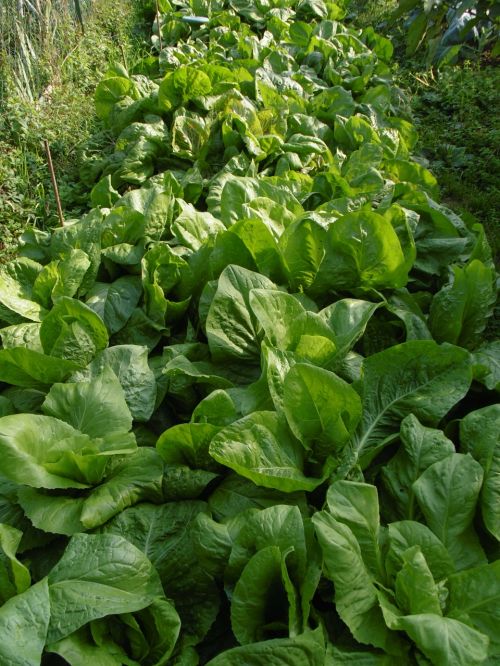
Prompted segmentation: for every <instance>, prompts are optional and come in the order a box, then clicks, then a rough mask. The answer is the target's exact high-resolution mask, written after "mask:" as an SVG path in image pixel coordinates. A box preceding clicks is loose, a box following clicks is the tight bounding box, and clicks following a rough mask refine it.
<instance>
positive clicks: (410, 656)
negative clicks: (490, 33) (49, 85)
mask: <svg viewBox="0 0 500 666" xmlns="http://www.w3.org/2000/svg"><path fill="white" fill-rule="evenodd" d="M173 5H174V6H173V7H172V6H170V5H169V3H168V2H167V0H160V2H159V9H160V13H159V14H158V15H157V20H156V34H155V36H154V38H153V52H152V55H151V56H149V57H147V58H144V59H143V60H141V61H140V62H139V63H137V64H135V65H134V66H133V68H132V69H131V70H130V71H127V70H126V69H125V68H124V67H123V66H122V65H116V66H114V67H112V68H111V69H110V70H109V72H108V74H107V75H106V77H105V78H104V79H103V81H102V82H101V83H100V84H99V86H98V88H97V91H96V96H95V99H96V109H97V113H98V115H99V116H100V118H102V119H103V120H104V121H105V122H106V124H107V126H108V127H109V128H110V129H111V130H112V131H113V133H114V135H115V136H116V150H115V152H114V153H113V154H112V155H111V156H107V157H101V156H94V157H93V158H92V159H91V160H89V161H88V162H87V163H86V164H85V166H84V168H83V169H82V173H81V177H82V181H83V182H84V183H85V184H86V185H87V186H88V188H89V192H90V193H89V196H90V199H91V202H92V205H93V206H94V207H93V209H92V210H91V212H90V213H88V214H87V215H86V216H84V217H83V218H82V219H78V220H66V222H65V224H64V226H62V227H61V228H59V229H57V230H55V231H53V232H52V233H50V232H46V231H39V230H32V231H30V232H27V233H25V234H24V235H23V237H22V239H21V245H20V250H19V256H18V258H16V259H15V260H13V261H11V262H9V263H8V264H6V265H4V266H1V267H0V323H1V326H2V327H1V328H0V336H1V340H2V347H1V348H0V382H2V384H1V385H0V389H1V390H0V414H1V418H0V460H1V463H0V473H1V475H2V477H1V478H0V523H1V525H0V555H1V558H0V602H1V603H3V605H2V606H1V607H0V636H1V638H2V640H1V641H0V663H2V664H9V665H12V666H17V665H19V666H21V665H23V666H31V665H33V666H35V665H38V664H40V663H44V664H64V663H68V664H70V665H71V666H87V665H88V664H99V665H101V664H102V665H103V666H108V665H109V666H115V665H116V666H119V665H120V664H126V665H130V664H131V665H134V664H146V665H151V666H152V665H153V664H156V665H160V664H172V665H174V664H175V665H177V666H195V665H196V664H210V666H233V665H234V666H240V665H241V666H247V665H248V666H250V665H255V666H260V665H262V666H264V665H267V664H270V663H272V664H275V665H276V666H278V665H281V664H283V666H285V665H286V666H292V665H293V666H306V665H310V666H323V665H327V666H333V665H336V664H370V665H372V664H387V665H388V664H394V663H398V664H401V665H404V664H415V665H419V666H420V665H423V664H436V665H437V666H442V665H443V666H444V665H446V666H448V665H449V666H457V665H458V664H462V665H463V666H471V665H473V664H488V665H493V664H495V663H497V662H498V659H500V642H499V638H498V631H497V628H498V623H499V622H500V617H499V608H500V604H499V603H498V602H499V597H500V576H499V573H500V571H499V562H498V539H499V536H500V515H499V501H498V500H499V494H500V488H499V474H500V454H499V441H498V433H499V431H500V413H499V412H500V410H499V407H498V388H499V370H498V368H499V354H500V344H499V343H498V342H491V341H490V342H484V340H483V339H482V333H483V331H484V328H485V326H486V324H487V321H488V318H489V317H490V315H491V311H492V308H493V305H494V302H495V299H496V288H495V283H496V272H495V267H494V265H493V261H492V257H491V250H490V247H489V245H488V242H487V240H486V238H485V235H484V231H483V229H482V227H481V225H480V224H474V225H473V226H472V227H469V226H467V224H466V223H465V222H464V221H462V220H461V219H460V217H458V216H457V215H456V214H454V213H453V212H452V211H451V210H449V209H448V208H447V207H445V206H442V205H440V203H439V191H438V184H437V182H436V180H435V178H434V177H433V175H432V174H431V173H430V172H429V171H427V170H426V169H425V168H423V167H422V166H421V165H420V164H419V163H418V162H417V161H415V160H414V159H413V156H412V150H413V148H414V146H415V143H416V138H417V137H416V133H415V130H414V128H413V126H412V125H411V124H410V122H409V121H408V120H406V119H403V118H400V117H398V105H397V94H396V92H397V91H395V90H394V89H393V86H392V83H391V74H390V65H389V62H390V58H391V55H392V46H391V43H390V42H389V41H388V40H387V39H385V38H384V37H381V36H379V35H377V34H376V33H375V32H374V31H373V30H372V29H370V28H368V29H365V30H363V31H356V30H354V29H352V28H348V27H345V26H344V25H343V24H342V18H343V17H344V14H345V11H344V9H343V7H342V3H336V4H334V3H332V2H326V3H325V2H323V1H322V0H299V1H298V2H295V1H289V2H272V3H268V2H263V1H262V2H261V1H256V2H250V3H249V2H243V1H242V0H230V2H223V1H222V0H213V1H209V0H206V1H204V0H192V1H191V2H187V1H186V2H182V1H178V2H175V3H173ZM193 15H197V16H204V17H207V18H208V19H209V21H208V22H206V23H204V22H193V21H185V20H183V17H185V16H193ZM158 19H159V20H158ZM158 28H159V29H158Z"/></svg>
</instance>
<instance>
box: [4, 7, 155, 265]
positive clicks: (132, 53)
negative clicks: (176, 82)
mask: <svg viewBox="0 0 500 666" xmlns="http://www.w3.org/2000/svg"><path fill="white" fill-rule="evenodd" d="M9 3H10V4H11V5H12V7H8V6H7V5H9ZM21 4H22V3H21ZM81 4H82V7H83V9H85V5H84V4H83V3H81ZM35 5H36V3H35ZM36 6H38V5H36ZM73 6H74V5H73V2H68V0H58V1H57V2H54V1H53V0H51V1H49V2H46V3H43V8H44V14H43V15H42V16H39V17H38V20H37V21H36V20H35V18H34V17H33V16H28V15H27V14H24V15H22V14H20V13H19V5H18V3H15V6H14V4H12V0H7V2H6V5H5V6H4V9H2V16H3V14H4V13H5V16H7V15H8V16H9V20H8V21H7V20H5V21H3V22H2V23H1V25H0V34H1V37H0V108H1V110H2V113H1V114H0V229H1V231H2V233H1V238H0V260H4V261H5V260H6V259H8V258H9V257H10V256H11V254H12V252H13V250H14V248H15V246H16V239H17V237H18V236H19V234H20V233H22V231H24V229H26V227H29V226H33V225H34V226H40V227H44V226H48V227H50V226H54V225H56V224H57V223H58V222H57V215H56V208H55V202H54V195H53V192H52V188H51V184H50V174H49V171H48V167H47V162H46V156H45V152H44V148H43V140H44V139H47V140H48V141H49V143H50V146H51V151H52V158H53V161H54V167H55V170H56V173H57V178H58V182H59V187H60V194H61V200H62V204H63V209H64V211H65V215H66V216H67V217H74V216H78V215H79V214H80V213H81V212H82V211H83V210H84V209H85V208H86V204H87V199H88V197H87V196H86V194H87V193H86V192H85V191H84V190H83V188H82V185H81V184H80V183H79V175H78V169H79V165H80V164H81V161H82V159H84V156H85V152H86V151H88V150H91V151H92V150H99V151H106V149H107V148H109V149H111V139H110V137H109V136H108V134H107V133H106V132H105V131H104V130H103V129H102V127H101V126H100V124H99V121H98V119H97V118H96V116H95V111H94V102H93V91H94V89H95V87H96V85H97V83H98V82H99V80H100V79H101V77H102V74H103V72H104V71H105V70H106V69H107V67H108V66H109V64H110V63H111V62H115V61H120V62H124V61H125V62H129V61H130V62H133V61H134V60H135V59H137V58H138V57H139V56H140V55H141V54H142V53H143V52H144V51H145V49H146V48H147V38H148V37H147V27H146V22H145V17H144V14H143V9H142V7H141V6H140V3H137V2H135V0H94V2H93V3H92V4H89V6H88V9H87V11H83V12H82V13H83V25H84V32H82V26H81V24H80V23H79V21H78V20H77V16H75V15H74V14H73V13H72V11H71V7H73ZM9 9H10V11H7V10H9ZM23 45H24V47H25V48H24V49H23Z"/></svg>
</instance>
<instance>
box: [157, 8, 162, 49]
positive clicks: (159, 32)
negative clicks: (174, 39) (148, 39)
mask: <svg viewBox="0 0 500 666" xmlns="http://www.w3.org/2000/svg"><path fill="white" fill-rule="evenodd" d="M156 22H157V23H158V39H159V42H160V53H161V51H162V49H163V46H162V43H161V25H160V8H159V7H158V0H156Z"/></svg>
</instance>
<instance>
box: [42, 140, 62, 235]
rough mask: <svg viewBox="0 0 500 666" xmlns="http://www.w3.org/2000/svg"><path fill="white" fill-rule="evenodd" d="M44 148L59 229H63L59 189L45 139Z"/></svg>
mask: <svg viewBox="0 0 500 666" xmlns="http://www.w3.org/2000/svg"><path fill="white" fill-rule="evenodd" d="M43 143H44V146H45V152H46V153H47V162H48V165H49V171H50V178H51V180H52V187H53V188H54V195H55V197H56V204H57V214H58V216H59V222H60V223H61V227H64V216H63V212H62V207H61V199H60V197H59V188H58V187H57V180H56V174H55V171H54V165H53V164H52V155H51V154H50V146H49V142H48V141H47V139H44V142H43Z"/></svg>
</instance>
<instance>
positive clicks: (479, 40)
mask: <svg viewBox="0 0 500 666" xmlns="http://www.w3.org/2000/svg"><path fill="white" fill-rule="evenodd" d="M402 16H407V19H406V21H405V28H406V30H407V35H406V53H407V55H409V56H412V55H413V54H414V53H415V52H416V51H418V50H419V49H421V48H424V47H425V49H426V60H427V63H428V64H431V63H434V64H437V65H438V66H439V65H443V64H447V63H450V62H454V61H456V59H457V57H458V55H462V56H463V55H464V54H465V55H467V53H469V55H470V52H471V51H472V52H473V51H474V50H477V51H478V52H481V51H482V50H484V49H492V50H493V52H494V53H495V52H498V50H499V47H500V42H499V41H498V27H499V21H500V13H499V11H498V6H497V5H496V3H495V1H494V0H465V2H464V0H454V1H451V2H447V1H446V0H438V1H437V2H436V1H429V0H400V2H399V6H398V7H397V9H395V10H394V12H393V13H392V16H391V20H392V21H394V20H396V19H399V18H401V17H402Z"/></svg>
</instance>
